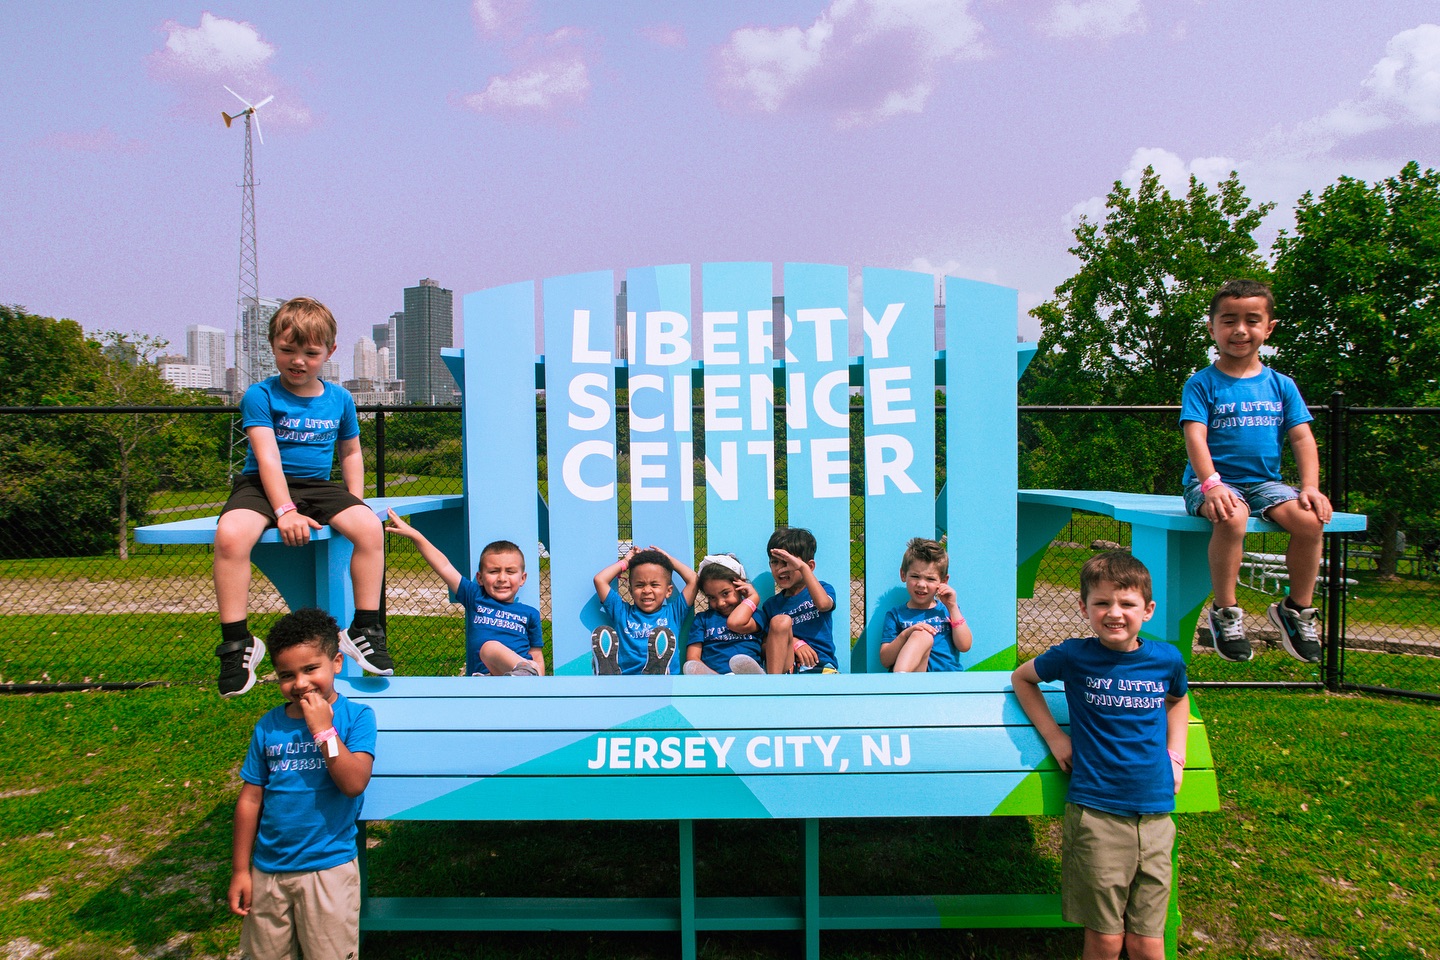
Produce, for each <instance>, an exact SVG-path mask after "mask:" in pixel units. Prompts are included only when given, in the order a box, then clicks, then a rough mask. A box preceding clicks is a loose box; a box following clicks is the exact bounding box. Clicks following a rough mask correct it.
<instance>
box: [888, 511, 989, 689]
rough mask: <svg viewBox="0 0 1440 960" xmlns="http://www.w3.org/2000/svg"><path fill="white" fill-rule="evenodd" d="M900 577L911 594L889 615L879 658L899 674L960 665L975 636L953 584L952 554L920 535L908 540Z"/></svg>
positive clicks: (956, 668) (949, 669)
mask: <svg viewBox="0 0 1440 960" xmlns="http://www.w3.org/2000/svg"><path fill="white" fill-rule="evenodd" d="M900 579H901V580H902V581H903V582H904V584H905V590H906V592H907V593H909V594H910V596H909V598H908V599H907V600H906V601H905V603H904V604H903V605H902V606H898V607H895V608H893V609H891V610H889V611H888V612H887V613H886V614H885V625H884V627H883V628H882V630H881V633H880V640H881V643H880V662H881V663H882V664H883V665H885V666H886V667H889V668H890V669H892V670H894V671H895V672H896V673H924V672H926V671H935V672H944V671H955V670H960V669H961V666H960V660H959V656H958V655H959V654H961V653H964V652H965V651H966V650H969V649H970V643H971V641H972V640H973V639H974V638H973V636H972V635H971V633H970V627H969V625H967V624H966V623H965V617H964V615H962V614H961V613H960V607H959V605H958V604H957V603H956V600H955V588H954V587H952V586H950V555H949V554H948V553H946V552H945V548H944V547H943V546H941V545H940V544H939V543H938V542H937V541H935V540H926V539H925V538H924V537H916V538H915V539H913V540H911V541H910V542H909V543H908V544H906V545H905V556H904V557H903V558H902V559H901V561H900Z"/></svg>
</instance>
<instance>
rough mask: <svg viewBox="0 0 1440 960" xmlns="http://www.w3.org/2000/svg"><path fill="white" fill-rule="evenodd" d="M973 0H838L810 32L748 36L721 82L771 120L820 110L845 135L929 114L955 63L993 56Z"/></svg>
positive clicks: (735, 36)
mask: <svg viewBox="0 0 1440 960" xmlns="http://www.w3.org/2000/svg"><path fill="white" fill-rule="evenodd" d="M969 7H970V0H833V2H832V3H831V4H830V6H829V7H828V8H826V10H825V11H824V12H823V13H821V14H820V16H819V17H818V18H816V20H815V21H814V22H813V23H811V24H809V25H808V26H805V27H801V26H797V25H790V26H783V27H744V28H742V29H739V30H736V31H735V32H734V33H732V34H731V35H730V39H729V41H728V42H727V43H726V44H725V46H724V47H722V48H721V49H720V53H719V60H720V74H721V76H720V81H721V85H722V86H723V87H724V88H725V89H726V90H728V91H730V92H732V93H733V94H735V95H737V96H738V98H739V99H740V101H741V102H743V103H745V104H746V105H748V106H750V107H752V108H754V109H758V110H761V111H763V112H766V113H773V112H775V111H777V110H779V109H781V108H782V107H784V106H786V105H791V104H796V103H800V104H807V105H810V106H812V107H813V106H818V107H819V108H820V109H822V110H824V111H825V112H828V113H830V114H832V116H834V118H835V121H836V123H837V124H838V125H840V126H853V125H856V124H863V123H872V122H875V121H878V120H883V119H886V118H889V117H893V116H898V115H900V114H905V113H919V112H920V111H921V110H923V109H924V106H925V102H926V100H928V99H929V97H930V94H931V93H932V92H933V91H934V89H935V85H936V77H937V75H938V73H939V71H940V70H941V68H943V67H944V66H945V65H946V64H948V63H954V62H959V61H962V60H970V59H977V58H979V57H981V56H983V55H984V45H983V43H982V40H981V33H982V28H981V25H980V22H979V21H978V20H976V19H975V18H974V17H973V16H972V15H971V13H970V10H969Z"/></svg>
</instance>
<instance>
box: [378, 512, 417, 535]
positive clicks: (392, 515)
mask: <svg viewBox="0 0 1440 960" xmlns="http://www.w3.org/2000/svg"><path fill="white" fill-rule="evenodd" d="M385 516H386V517H387V522H386V524H385V532H386V533H398V534H400V536H402V537H409V538H411V539H412V540H413V539H414V538H415V528H414V527H412V526H410V524H408V523H406V522H405V521H404V520H401V519H400V514H398V513H396V512H395V508H394V507H391V508H390V509H389V510H387V511H386V512H385Z"/></svg>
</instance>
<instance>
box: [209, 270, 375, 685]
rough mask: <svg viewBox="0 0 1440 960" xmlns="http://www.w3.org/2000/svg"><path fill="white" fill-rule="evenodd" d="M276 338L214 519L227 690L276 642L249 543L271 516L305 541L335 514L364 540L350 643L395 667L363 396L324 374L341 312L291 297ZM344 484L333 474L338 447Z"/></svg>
mask: <svg viewBox="0 0 1440 960" xmlns="http://www.w3.org/2000/svg"><path fill="white" fill-rule="evenodd" d="M270 349H271V350H272V351H273V352H274V354H275V367H276V369H277V370H279V371H280V372H279V373H278V374H277V375H276V376H273V377H271V378H269V379H268V380H265V381H263V382H261V383H256V384H253V385H251V387H250V388H249V389H247V390H246V391H245V396H244V398H243V399H242V400H241V401H240V416H241V424H242V426H243V427H244V430H245V437H246V439H247V440H248V441H249V445H250V449H249V452H248V453H246V455H245V466H244V468H243V469H242V471H241V474H240V476H239V477H236V478H235V484H234V487H233V488H232V489H231V491H230V497H229V499H228V500H226V502H225V506H224V508H223V509H221V511H220V519H219V521H218V522H217V524H216V527H215V561H214V577H215V599H216V602H217V605H218V606H219V609H220V646H219V647H217V648H216V650H215V653H216V655H217V656H219V658H220V681H219V686H220V694H221V695H222V696H226V697H236V696H239V695H240V694H242V693H245V692H246V691H247V690H249V689H250V688H251V687H253V686H254V685H255V668H256V667H258V666H259V664H260V660H261V659H262V658H263V657H264V656H265V644H263V643H261V642H260V640H259V639H257V638H256V637H254V636H252V635H251V634H250V626H249V622H248V619H247V616H246V615H247V609H248V606H249V596H250V551H251V550H252V549H254V547H255V544H256V542H258V541H259V539H260V535H261V534H263V533H264V532H265V531H266V530H268V529H269V528H270V527H276V528H278V529H279V531H280V539H281V540H282V541H283V542H284V543H285V544H286V545H288V546H292V547H298V546H303V545H304V544H306V543H308V542H309V541H310V531H311V530H318V529H320V528H321V527H322V526H324V525H325V524H327V523H328V524H329V525H330V526H331V528H332V529H334V530H335V532H336V533H339V534H340V535H341V536H342V537H344V538H345V539H347V540H349V541H350V543H351V544H353V545H354V548H355V549H354V553H353V554H352V555H351V558H350V579H351V581H352V583H353V585H354V589H355V617H354V619H353V620H352V621H351V623H350V628H349V629H348V630H347V631H345V633H343V634H342V635H341V637H340V649H341V651H342V652H343V653H345V654H347V655H348V656H350V657H351V658H352V659H353V660H354V661H355V662H356V663H358V664H359V665H360V666H361V668H362V669H365V670H368V671H369V672H370V673H378V674H381V675H383V676H389V675H390V674H392V673H394V672H395V670H394V668H395V664H394V662H393V661H392V660H391V659H390V652H389V650H388V649H387V647H386V643H385V630H384V629H383V628H382V627H381V626H380V589H381V582H382V578H383V576H384V573H385V534H384V532H383V531H382V530H381V527H380V521H379V519H377V518H376V516H375V514H374V512H373V511H371V509H370V508H369V507H367V506H366V505H365V501H364V500H363V499H362V497H363V496H364V493H365V460H364V457H363V455H362V454H361V451H360V423H359V420H358V418H357V417H356V416H355V401H354V399H353V398H352V397H351V396H350V393H349V391H347V390H346V389H345V388H344V387H341V386H339V385H338V384H334V383H329V382H327V381H325V380H322V379H320V369H321V367H322V366H324V364H325V361H326V360H329V359H330V357H331V356H332V355H334V353H335V316H334V314H332V313H331V312H330V311H329V309H328V308H326V306H325V305H324V304H323V303H321V302H320V301H318V300H312V299H310V298H309V297H294V298H292V299H290V300H286V301H285V302H284V303H282V304H281V305H280V309H278V310H276V311H275V315H274V316H273V317H271V318H270ZM337 448H338V449H339V453H340V476H341V479H342V480H343V485H342V484H338V483H334V482H332V481H331V480H330V471H331V467H332V464H333V462H334V460H335V452H336V449H337Z"/></svg>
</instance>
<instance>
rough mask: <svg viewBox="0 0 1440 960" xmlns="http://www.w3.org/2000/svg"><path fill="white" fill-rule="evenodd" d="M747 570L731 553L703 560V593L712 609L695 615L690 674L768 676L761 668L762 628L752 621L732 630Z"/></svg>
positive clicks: (686, 669)
mask: <svg viewBox="0 0 1440 960" xmlns="http://www.w3.org/2000/svg"><path fill="white" fill-rule="evenodd" d="M741 585H746V586H748V583H747V582H746V580H745V568H744V567H743V566H741V564H740V561H739V560H738V559H737V558H736V557H735V556H734V555H733V554H729V553H715V554H710V555H709V556H707V557H705V558H704V559H703V560H701V561H700V592H701V593H703V594H705V599H706V600H707V601H708V602H709V607H708V609H706V610H703V611H701V612H700V613H697V614H695V625H694V626H693V627H692V628H691V629H692V630H693V631H694V632H693V633H692V634H691V636H692V638H693V639H692V640H691V641H690V644H689V646H687V647H686V648H685V667H684V672H685V673H687V674H692V675H697V674H716V673H722V674H733V673H764V672H765V670H764V668H763V667H761V666H760V657H761V653H760V628H759V627H758V626H756V625H755V621H754V620H751V621H750V622H749V623H747V624H743V625H742V626H741V628H740V629H739V630H732V629H731V628H730V625H729V624H728V623H727V622H726V618H728V617H729V616H730V614H731V613H733V612H734V610H735V608H736V607H737V606H739V605H740V600H741V597H742V594H741V593H740V592H739V588H740V587H741Z"/></svg>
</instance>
